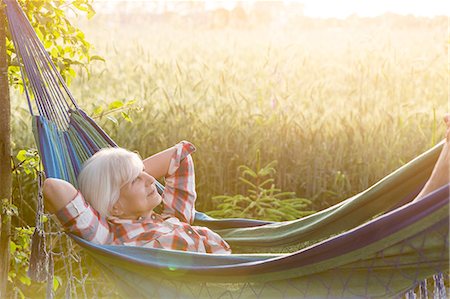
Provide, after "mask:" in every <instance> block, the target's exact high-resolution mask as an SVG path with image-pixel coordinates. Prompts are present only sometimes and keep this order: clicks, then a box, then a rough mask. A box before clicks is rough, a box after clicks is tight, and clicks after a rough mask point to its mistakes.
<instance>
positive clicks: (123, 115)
mask: <svg viewBox="0 0 450 299" xmlns="http://www.w3.org/2000/svg"><path fill="white" fill-rule="evenodd" d="M121 114H122V117H123V119H125V120H126V121H127V122H130V123H131V122H133V120H132V119H131V118H130V117H129V116H128V114H127V113H125V112H121Z"/></svg>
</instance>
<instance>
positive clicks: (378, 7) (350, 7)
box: [94, 0, 450, 18]
mask: <svg viewBox="0 0 450 299" xmlns="http://www.w3.org/2000/svg"><path fill="white" fill-rule="evenodd" d="M118 1H127V2H152V3H153V5H156V6H162V5H163V3H164V2H165V1H167V0H94V3H96V2H97V3H98V2H103V3H102V4H105V2H109V3H114V2H118ZM191 1H199V0H191ZM204 1H206V5H205V6H206V8H207V9H215V8H219V7H222V8H226V9H232V8H233V7H234V6H235V3H236V1H224V0H204ZM256 1H258V0H246V1H241V2H246V3H247V5H248V4H251V3H255V2H256ZM278 1H280V2H284V3H286V4H288V3H292V2H298V3H303V4H304V14H305V15H306V16H309V17H319V18H330V17H333V18H346V17H348V16H350V15H352V14H356V15H359V16H365V17H373V16H377V15H381V14H384V13H387V12H391V13H396V14H401V15H408V14H411V15H415V16H425V17H433V16H436V15H441V16H442V15H445V16H450V1H449V0H278ZM168 2H170V0H169V1H168ZM172 2H177V1H172Z"/></svg>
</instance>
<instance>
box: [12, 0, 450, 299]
mask: <svg viewBox="0 0 450 299" xmlns="http://www.w3.org/2000/svg"><path fill="white" fill-rule="evenodd" d="M6 4H7V10H6V11H7V16H8V21H9V28H10V31H11V36H12V39H13V41H14V45H15V47H16V51H17V60H18V62H19V65H20V69H21V72H22V78H23V84H24V90H25V94H26V96H27V100H28V106H29V109H30V113H31V115H32V116H33V132H34V134H35V139H36V144H37V146H38V149H39V153H40V155H41V158H42V163H43V165H44V170H45V174H46V177H55V178H61V179H64V180H67V181H69V182H71V183H72V184H73V185H74V186H77V182H76V178H77V175H78V173H79V171H80V169H81V165H82V163H83V162H84V161H85V160H87V159H88V158H89V157H90V156H91V155H93V154H94V153H95V152H96V151H98V150H99V149H100V148H103V147H111V146H113V147H114V146H117V144H116V143H115V142H114V141H113V140H112V139H111V138H110V137H109V136H108V135H107V134H106V133H105V132H104V131H103V130H102V129H101V128H100V127H99V126H98V125H97V124H96V123H95V122H94V120H92V119H91V118H90V117H89V116H88V115H87V114H86V113H85V112H83V110H81V109H80V107H79V106H78V105H77V103H76V101H75V99H74V98H73V96H72V95H71V93H70V91H69V89H68V88H67V86H66V84H65V82H64V80H63V78H62V77H61V75H60V74H59V73H58V71H57V70H56V67H55V65H54V63H53V61H52V59H51V57H50V56H49V55H48V53H47V52H46V51H45V49H44V47H43V45H42V43H41V42H40V41H39V39H38V37H37V35H36V33H35V32H34V31H33V29H32V27H31V25H30V23H29V22H28V20H27V18H26V15H25V13H24V12H23V11H22V9H21V8H20V6H19V5H18V3H17V2H16V1H15V0H6ZM33 105H35V107H36V110H37V112H36V111H35V110H34V109H32V108H33ZM442 145H443V142H441V143H440V144H438V145H436V146H435V147H434V148H432V149H430V150H429V151H427V152H426V153H424V154H422V155H420V156H419V157H417V158H416V159H414V160H413V161H411V162H409V163H408V164H406V165H404V166H403V167H401V168H400V169H398V170H396V171H394V172H393V173H392V174H390V175H388V176H387V177H386V178H384V179H382V180H381V181H380V182H378V183H377V184H375V185H374V186H372V187H370V188H369V189H367V190H365V191H363V192H361V193H360V194H357V195H355V196H353V197H352V198H349V199H347V200H345V201H343V202H341V203H339V204H337V205H335V206H332V207H330V208H328V209H326V210H324V211H321V212H319V213H316V214H314V215H311V216H308V217H305V218H302V219H299V220H296V221H289V222H280V223H270V222H265V221H257V220H248V219H228V220H216V219H212V218H210V217H207V216H206V215H205V214H202V213H199V212H197V213H196V224H199V225H205V226H209V227H211V228H213V229H214V230H215V231H216V232H218V233H219V234H221V235H222V236H223V237H224V238H225V239H226V240H227V241H228V242H229V243H230V244H231V246H232V248H233V250H236V249H237V250H241V251H242V252H246V251H248V252H252V251H251V250H253V249H255V248H257V249H258V250H261V251H265V252H267V251H272V252H273V251H274V250H278V249H284V248H287V247H289V246H291V245H295V244H300V243H305V242H306V240H308V241H309V242H310V243H308V244H307V246H305V248H303V249H300V250H298V251H296V252H293V253H288V254H265V253H264V254H233V255H231V256H221V255H216V256H211V255H205V254H199V253H192V252H176V251H168V250H158V249H151V248H138V247H126V246H108V245H96V244H92V243H89V242H87V241H84V240H81V239H79V238H77V237H75V236H73V238H74V239H75V241H76V242H77V243H78V244H80V245H81V246H82V247H83V248H84V249H85V250H87V251H88V252H89V254H90V255H92V256H93V257H94V258H95V259H96V260H97V261H98V262H99V263H100V264H101V265H103V267H104V268H105V271H107V272H108V273H109V275H110V276H111V277H112V279H113V280H115V281H116V282H117V285H118V286H119V287H120V290H121V291H122V292H123V294H124V295H127V296H130V295H131V294H135V295H137V296H139V297H153V296H159V297H176V296H183V297H189V296H190V297H196V298H198V297H202V296H207V295H208V296H209V297H220V296H224V295H226V294H229V295H230V296H241V297H248V296H251V297H255V296H256V297H258V298H259V297H261V298H262V297H265V298H273V297H280V296H283V297H300V296H304V297H311V296H316V297H317V296H319V297H326V296H333V297H377V296H381V297H385V296H397V295H399V294H403V293H404V292H407V291H408V289H413V288H416V287H418V286H419V285H420V283H421V281H423V279H426V278H427V277H430V276H432V275H433V274H435V281H436V286H437V287H436V289H437V291H436V292H437V293H438V294H440V295H442V294H444V295H445V293H444V292H445V286H444V276H443V275H442V273H441V272H442V271H447V269H446V267H447V265H448V261H449V257H448V249H449V246H448V243H449V240H448V221H449V219H448V201H449V192H448V187H449V186H444V187H442V188H441V189H439V190H437V191H435V192H433V193H431V194H429V195H427V196H425V197H424V198H423V199H422V200H420V201H418V202H415V203H411V204H409V203H408V202H409V201H410V200H411V199H412V198H414V196H415V195H416V194H417V191H418V190H420V188H421V186H423V184H424V182H425V181H426V179H427V177H428V176H429V174H430V172H431V170H432V167H433V164H434V163H435V161H436V159H437V157H438V155H439V152H440V149H441V148H442ZM158 189H159V190H160V191H162V190H163V186H162V185H158ZM39 209H40V208H38V211H40V210H39ZM38 214H39V212H38ZM380 214H381V216H378V217H376V218H374V217H375V216H377V215H380ZM38 226H39V223H38V225H37V227H38ZM36 242H38V241H36ZM35 247H39V246H35ZM41 247H42V246H41ZM52 260H53V259H52V255H51V254H50V258H49V263H50V261H52ZM79 266H80V265H79ZM52 271H53V270H51V271H49V274H48V277H50V276H51V275H53V274H52ZM69 286H70V287H71V284H69ZM423 288H425V286H422V290H423ZM423 292H424V291H422V293H423ZM436 292H435V295H436V294H437V293H436Z"/></svg>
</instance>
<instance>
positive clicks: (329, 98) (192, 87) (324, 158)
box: [12, 16, 448, 292]
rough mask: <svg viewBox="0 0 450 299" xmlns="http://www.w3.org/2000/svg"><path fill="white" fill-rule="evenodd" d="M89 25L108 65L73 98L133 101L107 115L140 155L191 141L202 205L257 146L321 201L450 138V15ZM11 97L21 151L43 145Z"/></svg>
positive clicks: (233, 177) (80, 83) (279, 180)
mask: <svg viewBox="0 0 450 299" xmlns="http://www.w3.org/2000/svg"><path fill="white" fill-rule="evenodd" d="M80 26H81V27H82V28H83V30H84V31H85V33H86V34H87V38H88V40H89V41H91V42H92V44H93V45H94V46H95V49H96V50H95V51H94V52H96V53H98V54H99V55H101V56H103V57H104V58H105V59H106V62H105V63H103V62H95V63H93V64H92V65H91V66H90V67H89V72H90V75H89V76H87V74H86V73H85V72H83V71H82V70H79V72H78V75H77V77H76V78H75V79H74V80H73V83H72V85H71V86H70V89H71V91H72V92H73V94H74V96H75V98H76V99H77V100H78V101H79V103H80V105H81V106H82V107H83V108H84V109H85V110H86V111H87V112H88V113H90V114H93V112H94V110H95V109H96V107H98V106H102V107H106V106H107V105H108V104H109V103H111V102H113V101H115V100H121V101H131V100H136V104H135V105H134V108H135V109H131V111H129V114H130V116H131V118H132V120H133V122H132V123H129V122H127V121H125V120H123V119H122V120H120V119H119V124H118V125H115V124H114V123H113V122H112V121H110V120H108V119H107V118H106V117H103V118H97V121H98V122H99V123H100V124H101V125H102V126H103V127H104V128H105V129H106V130H107V131H108V132H109V133H110V134H111V136H112V137H113V138H114V139H115V140H116V141H117V142H118V143H119V144H120V145H121V146H123V147H126V148H129V149H132V150H138V151H139V152H140V153H141V155H142V156H143V157H145V156H147V155H150V154H153V153H156V152H157V151H159V150H162V149H165V148H167V147H169V146H171V145H173V144H175V143H177V142H178V141H180V140H183V139H185V140H189V141H191V142H193V143H194V144H195V145H196V147H197V152H196V153H195V154H194V161H195V164H196V175H197V191H198V202H197V208H198V209H199V210H203V211H208V210H212V209H214V207H215V206H216V205H217V203H216V202H213V201H212V200H211V198H212V196H214V195H222V194H227V195H234V194H237V193H242V192H244V189H243V188H244V187H243V186H242V185H240V184H239V183H238V180H237V178H238V172H237V167H238V166H239V165H241V164H246V165H249V166H252V163H253V162H254V161H253V160H254V158H255V155H256V151H257V150H258V149H259V150H260V151H261V157H262V161H263V162H264V163H269V162H270V161H272V160H277V161H278V164H277V166H276V169H277V173H276V177H275V182H276V185H277V186H278V187H280V188H281V189H282V190H284V191H295V192H296V193H297V196H299V197H305V198H308V199H311V200H312V202H313V203H312V206H311V207H310V209H314V210H320V209H322V208H325V207H328V206H330V205H332V204H334V203H336V202H339V201H341V200H343V199H345V198H347V197H349V196H351V195H353V194H355V193H358V192H360V191H362V190H364V189H366V188H367V187H369V186H370V185H371V184H373V183H375V182H376V181H377V180H379V179H381V178H382V177H384V176H385V175H387V174H388V173H390V172H392V171H393V170H394V169H396V168H398V167H399V166H401V165H403V164H404V163H406V162H407V161H409V160H411V159H412V158H414V157H415V156H417V155H418V154H420V153H422V152H423V151H425V150H426V149H428V148H429V147H431V146H432V145H434V144H436V143H437V142H438V141H439V140H440V139H441V138H442V137H443V132H444V127H443V125H441V116H442V115H443V114H444V113H445V111H447V110H448V62H447V47H448V33H447V23H446V22H442V21H431V20H427V19H422V20H415V22H414V26H409V25H408V24H393V23H389V22H383V21H382V20H379V21H378V22H371V21H370V20H369V21H367V22H362V21H361V22H356V23H352V21H351V20H350V21H348V22H346V23H344V24H343V25H340V26H336V25H331V24H328V25H327V24H324V23H320V26H311V24H310V26H308V27H307V28H305V27H304V26H302V25H301V24H300V25H299V24H292V25H291V26H286V27H284V28H281V27H270V28H269V27H265V28H258V27H254V28H250V27H248V28H245V29H238V28H208V27H201V26H193V25H189V24H185V23H183V22H182V21H177V22H172V23H160V22H152V21H150V20H144V19H142V18H140V17H133V16H128V17H127V19H126V21H122V22H121V21H120V20H119V19H118V18H115V17H114V16H113V17H105V16H97V17H95V18H94V19H93V20H91V21H88V22H85V21H83V22H81V23H80ZM12 105H13V124H12V125H13V148H14V150H15V151H17V150H18V149H21V148H25V147H28V146H31V147H33V146H34V143H33V141H32V137H31V129H30V125H29V124H30V121H31V120H30V117H29V116H28V113H27V111H26V104H25V102H24V97H23V96H22V95H18V94H17V93H13V95H12ZM19 184H20V183H19ZM26 184H28V185H35V184H34V182H33V180H32V179H31V180H27V182H26ZM27 190H28V189H27ZM24 196H25V197H27V196H28V195H26V194H25V195H24ZM20 208H21V206H20ZM21 210H22V209H21ZM32 221H33V220H31V223H33V222H32ZM96 277H97V278H98V275H97V276H96ZM94 283H95V279H94ZM105 290H106V288H105ZM60 291H61V292H62V289H61V290H60ZM100 292H102V291H100Z"/></svg>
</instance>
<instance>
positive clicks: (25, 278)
mask: <svg viewBox="0 0 450 299" xmlns="http://www.w3.org/2000/svg"><path fill="white" fill-rule="evenodd" d="M19 280H20V282H21V283H23V284H24V285H26V286H30V285H31V279H30V278H29V277H28V276H26V275H23V276H22V275H21V276H20V277H19Z"/></svg>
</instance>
